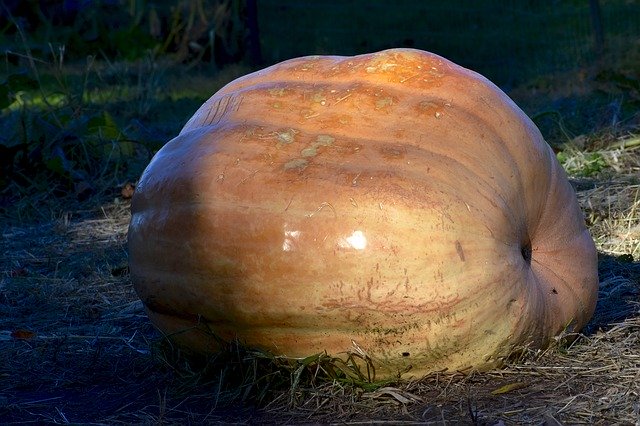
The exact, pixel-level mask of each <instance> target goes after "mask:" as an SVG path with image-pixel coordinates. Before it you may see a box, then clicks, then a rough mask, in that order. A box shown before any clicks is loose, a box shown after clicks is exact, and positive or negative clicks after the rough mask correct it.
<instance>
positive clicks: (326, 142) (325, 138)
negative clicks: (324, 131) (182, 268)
mask: <svg viewBox="0 0 640 426" xmlns="http://www.w3.org/2000/svg"><path fill="white" fill-rule="evenodd" d="M335 140H336V138H334V137H333V136H331V135H318V137H317V138H316V143H315V144H316V145H318V146H331V145H333V142H335Z"/></svg>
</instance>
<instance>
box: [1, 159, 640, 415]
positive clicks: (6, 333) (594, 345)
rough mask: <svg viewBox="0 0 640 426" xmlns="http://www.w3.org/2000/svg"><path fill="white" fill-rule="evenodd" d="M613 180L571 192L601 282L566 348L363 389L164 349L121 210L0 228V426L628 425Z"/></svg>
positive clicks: (639, 398)
mask: <svg viewBox="0 0 640 426" xmlns="http://www.w3.org/2000/svg"><path fill="white" fill-rule="evenodd" d="M633 158H634V160H633V161H634V162H633V163H632V165H631V166H629V167H631V168H630V169H629V170H636V169H633V167H636V166H633V164H637V163H635V161H637V152H636V153H635V154H633ZM634 173H635V172H634ZM629 176H632V175H627V178H624V177H619V178H616V179H609V178H608V179H607V180H606V181H590V180H574V181H573V183H574V186H575V187H576V188H577V190H578V194H579V199H580V202H581V204H582V206H583V208H584V210H585V213H586V216H587V221H588V223H589V226H590V227H591V230H592V233H593V235H594V238H595V240H596V243H597V245H598V247H599V251H600V280H601V288H600V300H599V303H598V307H597V312H596V315H595V316H594V319H593V320H592V321H591V323H590V324H589V326H588V327H587V328H586V330H584V334H582V335H580V336H578V338H577V340H575V341H574V342H573V343H568V342H567V341H565V340H564V339H559V341H558V344H557V345H555V346H554V347H553V348H551V349H549V350H547V351H545V352H542V353H529V352H524V353H522V354H520V355H519V356H515V357H514V359H513V360H511V361H510V363H509V364H508V365H507V366H505V368H503V369H500V370H496V371H491V372H488V373H473V374H469V375H463V374H457V373H447V372H443V373H439V374H433V375H430V376H428V377H425V378H424V379H421V380H417V381H411V382H401V383H386V384H384V386H382V387H377V388H376V387H375V386H371V387H370V388H363V387H362V386H356V385H352V384H349V383H345V382H332V381H330V380H323V379H321V378H318V377H316V376H314V374H313V373H310V372H308V371H303V373H304V375H302V376H298V380H296V379H295V378H294V375H295V374H294V371H296V372H298V373H300V372H301V371H302V370H300V369H299V366H295V365H294V367H293V368H290V369H287V368H280V367H273V366H269V367H268V368H267V369H265V370H260V368H262V366H263V364H264V363H263V361H261V360H260V359H257V358H256V357H255V356H254V355H251V353H250V352H243V353H238V354H237V356H236V358H233V357H231V358H227V359H226V361H225V360H223V361H220V360H217V361H216V360H208V361H207V362H203V361H190V362H189V361H188V360H187V359H186V358H185V357H184V356H182V355H181V354H180V353H177V352H176V351H173V350H171V348H170V347H169V345H168V344H167V342H165V341H164V340H163V339H162V338H161V336H160V334H159V333H158V332H157V331H156V330H154V328H153V327H152V326H151V324H150V323H149V321H148V319H147V317H146V316H145V314H144V311H143V309H142V305H141V303H140V302H139V301H138V299H137V297H136V295H135V293H134V291H133V288H132V286H131V283H130V280H129V275H128V267H127V252H126V232H127V225H128V221H129V217H130V215H129V203H128V201H127V200H123V199H121V198H117V199H115V200H113V201H112V202H108V203H105V204H104V205H103V206H102V207H100V208H96V209H93V210H85V211H74V212H70V213H68V214H65V215H63V216H62V217H59V218H57V219H56V220H51V221H39V222H37V223H33V222H31V223H16V222H15V221H10V220H4V219H2V221H1V222H0V229H1V231H2V243H1V251H2V257H1V258H0V423H2V424H47V423H55V424H58V423H72V424H180V425H184V424H230V423H231V424H307V423H340V424H354V425H355V424H369V423H371V422H375V423H376V424H386V423H388V424H487V425H509V424H546V425H557V424H578V423H586V424H602V425H612V424H636V425H639V424H640V263H639V262H638V252H637V250H638V246H639V244H640V243H639V241H640V218H639V216H640V213H639V211H638V207H640V203H639V201H638V200H639V198H640V197H639V194H640V185H638V183H637V181H636V182H635V183H634V182H633V180H629V179H630V178H628V177H629ZM634 250H635V261H634V255H633V251H634ZM252 357H253V358H252ZM258 358H259V357H258ZM230 363H231V364H230ZM261 371H264V373H262V372H261ZM300 377H303V380H300Z"/></svg>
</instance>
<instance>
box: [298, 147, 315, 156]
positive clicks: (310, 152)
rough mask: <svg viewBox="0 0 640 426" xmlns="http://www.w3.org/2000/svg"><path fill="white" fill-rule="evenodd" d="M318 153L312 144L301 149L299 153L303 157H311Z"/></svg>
mask: <svg viewBox="0 0 640 426" xmlns="http://www.w3.org/2000/svg"><path fill="white" fill-rule="evenodd" d="M317 153H318V149H317V148H316V147H315V145H314V146H310V147H308V148H305V149H303V150H302V151H300V155H302V156H303V157H313V156H315V155H316V154H317Z"/></svg>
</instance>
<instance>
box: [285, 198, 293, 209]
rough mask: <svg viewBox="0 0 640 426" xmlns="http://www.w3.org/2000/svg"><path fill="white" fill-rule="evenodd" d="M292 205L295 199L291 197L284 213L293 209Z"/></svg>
mask: <svg viewBox="0 0 640 426" xmlns="http://www.w3.org/2000/svg"><path fill="white" fill-rule="evenodd" d="M291 203H293V197H291V198H290V199H289V202H288V203H287V207H285V208H284V211H285V212H286V211H287V210H289V207H291Z"/></svg>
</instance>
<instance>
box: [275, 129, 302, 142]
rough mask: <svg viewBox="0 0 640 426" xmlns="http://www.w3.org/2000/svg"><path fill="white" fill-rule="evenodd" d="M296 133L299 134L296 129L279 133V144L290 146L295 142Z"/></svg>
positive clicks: (277, 134)
mask: <svg viewBox="0 0 640 426" xmlns="http://www.w3.org/2000/svg"><path fill="white" fill-rule="evenodd" d="M296 133H298V132H297V131H295V130H294V129H286V130H281V131H279V132H277V133H276V137H277V138H278V142H280V143H283V144H290V143H292V142H293V140H294V137H295V135H296Z"/></svg>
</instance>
